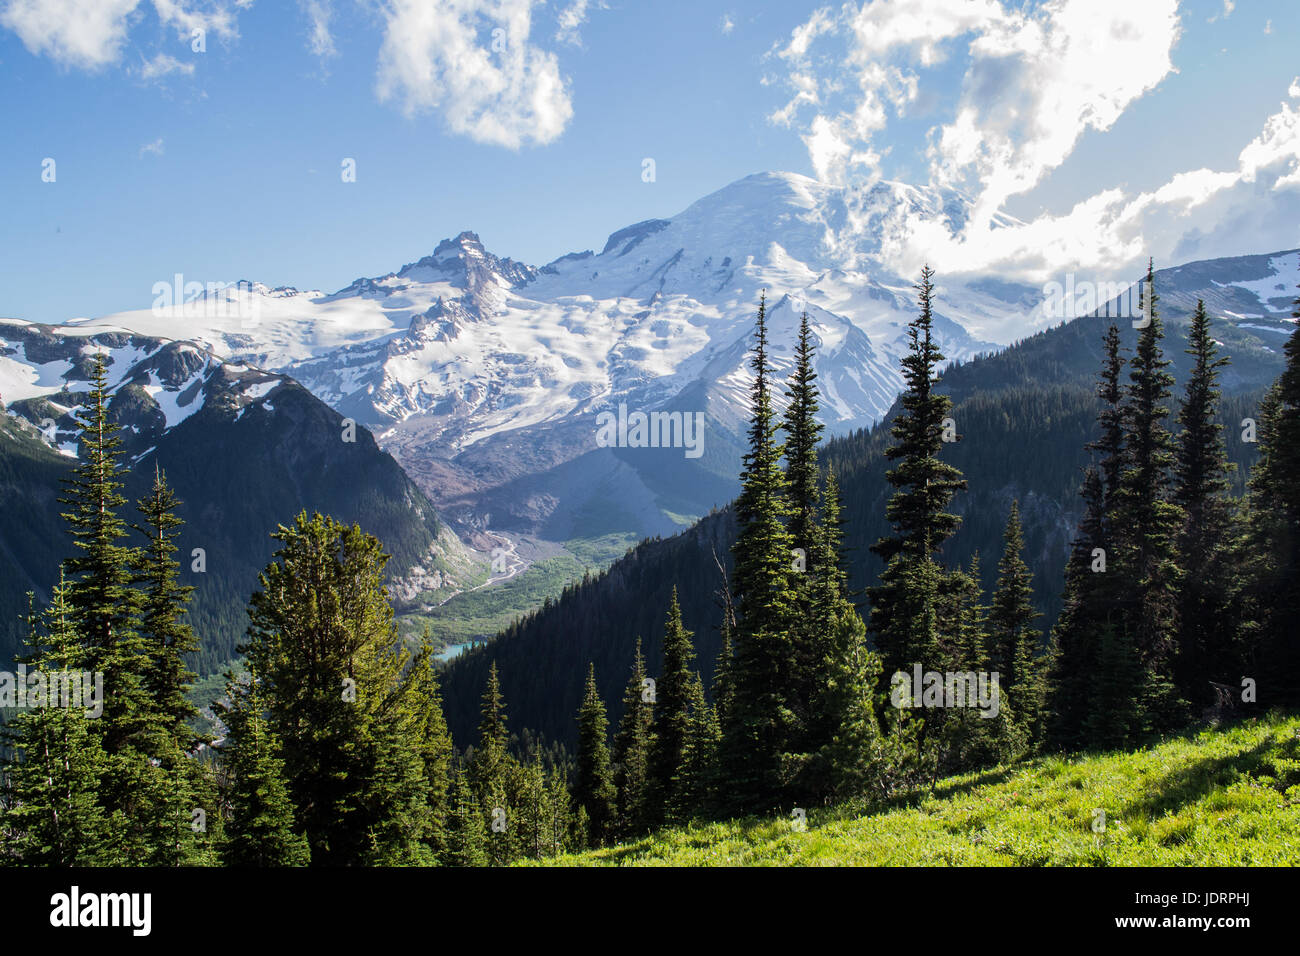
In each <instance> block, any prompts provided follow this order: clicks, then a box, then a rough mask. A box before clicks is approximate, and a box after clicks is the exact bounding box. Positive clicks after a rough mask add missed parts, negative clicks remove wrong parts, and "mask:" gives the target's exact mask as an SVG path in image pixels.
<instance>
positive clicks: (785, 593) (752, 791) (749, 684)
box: [722, 299, 799, 810]
mask: <svg viewBox="0 0 1300 956" xmlns="http://www.w3.org/2000/svg"><path fill="white" fill-rule="evenodd" d="M750 364H751V367H752V368H753V370H754V384H753V386H752V388H751V390H750V424H749V436H748V437H749V442H748V443H749V450H748V451H747V452H746V453H745V455H744V470H743V472H742V474H741V492H740V497H739V498H738V499H737V501H736V506H735V508H736V517H737V521H738V523H739V527H740V530H739V534H738V535H737V538H736V542H735V544H734V545H733V547H732V551H733V553H734V554H735V559H736V567H735V596H736V600H737V604H738V607H739V613H738V619H737V622H736V629H735V633H734V634H733V635H732V639H733V645H732V658H731V665H730V666H729V668H728V681H729V684H730V693H731V700H730V702H729V704H728V706H727V708H726V711H725V716H726V725H725V726H724V727H723V751H722V761H723V763H724V765H725V768H726V775H727V779H728V781H729V784H730V787H729V794H728V796H729V797H730V799H731V802H732V807H733V809H736V810H760V809H770V808H771V807H774V806H777V805H778V804H780V803H781V802H782V801H783V800H784V798H785V789H786V786H787V784H788V783H789V778H790V769H789V767H788V757H789V754H790V752H791V748H792V744H793V742H794V740H795V739H796V737H797V736H798V733H799V728H798V726H797V724H796V714H795V712H794V710H793V709H792V703H793V701H792V700H791V696H792V695H791V688H792V678H793V668H794V647H793V641H792V640H791V636H790V635H791V629H792V624H793V620H792V617H793V612H794V604H795V595H794V593H793V591H792V588H791V580H790V576H791V574H792V573H793V572H792V571H791V567H790V563H791V548H792V544H791V538H790V535H789V532H788V531H787V530H786V528H785V517H786V511H787V507H786V487H785V475H784V473H783V472H782V470H781V467H780V457H781V446H780V444H779V443H778V442H777V438H776V421H775V416H774V413H773V410H772V396H771V388H770V385H769V381H770V377H771V368H770V366H769V364H768V358H767V309H766V301H765V299H760V300H759V306H758V318H757V321H756V323H755V345H754V354H753V359H752V361H751V363H750Z"/></svg>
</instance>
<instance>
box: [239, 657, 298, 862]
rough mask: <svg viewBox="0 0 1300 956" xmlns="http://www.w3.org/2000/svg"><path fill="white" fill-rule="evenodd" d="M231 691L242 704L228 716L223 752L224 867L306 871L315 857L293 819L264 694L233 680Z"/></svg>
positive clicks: (277, 743)
mask: <svg viewBox="0 0 1300 956" xmlns="http://www.w3.org/2000/svg"><path fill="white" fill-rule="evenodd" d="M226 689H227V696H228V697H229V698H230V700H231V701H238V704H237V705H235V706H231V707H228V708H226V710H225V711H224V713H223V719H224V720H225V722H226V725H227V735H226V739H225V741H224V744H225V745H224V747H223V748H222V751H221V752H222V764H223V769H224V772H225V778H226V787H225V799H226V807H227V813H228V815H229V819H228V821H227V822H226V825H225V842H224V845H223V847H222V863H223V864H224V865H226V866H258V867H264V866H306V865H307V864H308V863H309V862H310V859H311V853H310V850H309V849H308V847H307V840H306V838H305V837H304V836H303V834H302V832H301V831H300V830H299V829H298V827H297V825H296V823H295V820H294V809H293V800H292V799H291V797H290V795H289V787H288V784H287V783H286V782H285V776H284V761H283V760H282V759H281V758H280V752H279V751H280V744H279V741H278V740H277V739H276V737H275V733H274V732H273V731H272V730H271V727H270V724H269V722H268V721H267V718H266V713H265V704H264V701H263V700H262V697H261V694H260V692H259V691H258V689H257V687H256V686H255V685H251V684H240V683H239V682H237V681H236V680H235V679H234V677H233V676H232V677H231V678H230V681H229V683H228V684H227V688H226Z"/></svg>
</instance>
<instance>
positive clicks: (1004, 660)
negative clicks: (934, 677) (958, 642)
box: [988, 501, 1045, 745]
mask: <svg viewBox="0 0 1300 956" xmlns="http://www.w3.org/2000/svg"><path fill="white" fill-rule="evenodd" d="M1002 540H1003V551H1002V560H1001V561H999V562H998V585H997V588H996V590H995V591H994V592H993V606H992V609H991V610H990V611H989V619H988V624H989V638H990V648H989V651H990V654H989V656H990V664H991V666H992V668H993V669H994V670H995V671H997V672H998V673H999V675H1000V687H1001V689H1002V691H1003V692H1004V693H1006V694H1007V695H1008V696H1009V697H1010V699H1011V704H1012V706H1013V708H1014V712H1015V717H1016V722H1017V725H1018V729H1019V730H1020V732H1021V734H1022V736H1023V739H1024V741H1025V743H1026V744H1028V745H1032V744H1033V743H1036V742H1038V741H1039V740H1041V738H1042V731H1043V719H1044V716H1045V715H1044V712H1043V707H1044V703H1045V701H1044V694H1045V688H1044V680H1043V675H1042V662H1041V659H1040V647H1039V632H1038V628H1037V627H1035V626H1034V621H1035V620H1036V619H1037V618H1038V617H1039V614H1038V612H1037V611H1035V610H1034V604H1033V575H1032V574H1031V573H1030V571H1029V567H1028V566H1027V565H1026V564H1025V561H1024V558H1023V557H1022V555H1023V552H1024V548H1025V540H1024V533H1023V531H1022V529H1021V527H1020V504H1019V502H1016V501H1012V502H1011V512H1010V514H1009V515H1008V516H1007V529H1006V532H1005V533H1004V535H1003V539H1002Z"/></svg>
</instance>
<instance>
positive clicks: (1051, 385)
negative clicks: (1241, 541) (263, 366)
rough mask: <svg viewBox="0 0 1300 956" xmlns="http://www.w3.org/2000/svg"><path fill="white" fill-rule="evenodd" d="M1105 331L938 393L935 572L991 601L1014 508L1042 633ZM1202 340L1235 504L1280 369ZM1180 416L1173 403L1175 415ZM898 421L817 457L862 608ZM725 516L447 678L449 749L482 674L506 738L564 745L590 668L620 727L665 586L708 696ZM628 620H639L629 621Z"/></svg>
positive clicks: (530, 621) (1180, 376)
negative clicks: (839, 515) (971, 579)
mask: <svg viewBox="0 0 1300 956" xmlns="http://www.w3.org/2000/svg"><path fill="white" fill-rule="evenodd" d="M1189 270H1190V267H1182V268H1180V269H1171V270H1168V273H1165V272H1158V273H1157V274H1156V282H1157V289H1168V290H1169V291H1170V299H1171V300H1176V301H1178V302H1181V301H1182V300H1183V299H1185V297H1186V293H1185V292H1178V291H1177V290H1178V289H1179V288H1180V285H1179V284H1180V282H1181V283H1186V282H1187V281H1190V280H1187V278H1186V276H1185V275H1184V272H1185V271H1186V272H1187V274H1190V275H1196V274H1197V273H1196V271H1195V270H1190V271H1189ZM1163 294H1164V293H1162V295H1163ZM1193 304H1194V303H1193ZM1167 318H1168V319H1169V324H1168V326H1167V329H1166V338H1165V341H1164V355H1165V357H1166V358H1167V359H1168V360H1169V361H1170V363H1171V365H1170V368H1169V371H1170V372H1171V373H1172V374H1173V375H1174V377H1175V381H1176V385H1175V399H1177V396H1178V395H1179V394H1181V391H1182V389H1183V387H1184V385H1185V383H1186V380H1187V374H1188V371H1189V368H1190V364H1189V363H1190V357H1189V356H1187V355H1186V354H1185V353H1184V349H1186V347H1187V344H1186V333H1185V327H1184V325H1182V324H1181V320H1182V319H1183V318H1184V313H1182V312H1181V311H1180V310H1179V308H1178V306H1177V305H1176V304H1175V305H1173V306H1171V307H1170V308H1169V309H1168V311H1167ZM1111 321H1117V322H1118V324H1119V327H1120V337H1121V343H1122V346H1123V347H1124V348H1125V349H1127V350H1129V352H1131V350H1132V348H1133V345H1134V343H1135V341H1136V332H1135V331H1134V330H1133V328H1132V327H1131V323H1130V322H1129V321H1128V320H1125V319H1120V320H1111V319H1107V318H1106V317H1105V315H1104V314H1103V315H1101V316H1096V315H1093V316H1084V317H1082V318H1078V319H1075V320H1074V321H1072V322H1069V323H1065V324H1062V325H1059V326H1056V327H1055V328H1052V329H1049V330H1046V331H1043V332H1039V333H1037V334H1035V335H1033V336H1031V337H1029V338H1027V339H1025V340H1024V341H1021V342H1018V343H1016V344H1015V345H1013V346H1011V347H1010V348H1008V349H1006V350H1004V351H1001V352H998V353H996V354H992V355H985V356H979V357H977V358H975V359H973V360H971V361H969V362H966V363H963V364H961V365H956V366H953V367H951V368H949V369H948V370H947V371H946V372H945V373H944V374H943V375H942V377H941V378H940V380H939V385H938V388H939V390H941V391H944V392H946V393H948V394H949V395H950V396H951V398H952V400H953V413H952V415H953V418H954V420H955V422H956V426H957V432H958V435H959V437H960V440H959V441H957V442H955V443H954V444H951V445H949V446H946V447H945V449H944V458H945V460H947V461H949V462H950V463H952V464H953V465H955V466H956V467H958V468H959V469H961V470H962V472H963V473H964V474H965V476H966V479H967V481H968V485H969V487H968V490H967V491H966V492H963V493H961V494H959V495H957V497H956V499H955V501H954V503H953V509H954V511H955V512H956V513H958V514H960V515H961V516H962V527H961V528H960V529H959V530H958V532H957V533H956V534H955V535H954V536H953V538H952V539H951V540H950V541H949V542H948V544H947V546H946V548H945V558H946V560H947V561H949V562H950V563H952V564H958V563H959V564H963V565H965V564H968V563H969V561H970V560H971V558H972V556H974V555H975V554H977V553H978V554H980V555H982V556H983V557H984V559H985V560H984V561H983V562H982V563H981V572H982V577H983V584H984V586H985V588H986V590H988V589H991V587H992V585H993V580H994V576H995V574H996V556H997V555H998V554H1000V549H1001V541H1002V531H1003V526H1004V523H1005V521H1006V516H1007V511H1008V509H1009V508H1010V505H1011V502H1012V500H1013V499H1018V500H1019V502H1020V510H1021V517H1022V520H1023V523H1024V534H1025V545H1026V560H1027V561H1028V563H1029V565H1030V568H1031V570H1032V571H1033V588H1034V603H1035V606H1036V608H1037V609H1038V610H1039V611H1040V612H1041V613H1042V614H1043V618H1042V619H1041V623H1044V624H1046V623H1049V622H1051V621H1054V620H1055V619H1056V616H1057V614H1058V612H1059V611H1060V606H1061V592H1062V588H1063V583H1064V568H1065V562H1066V557H1067V555H1068V553H1069V546H1070V542H1071V540H1072V539H1073V537H1074V535H1075V529H1076V527H1077V525H1078V521H1079V517H1080V514H1081V504H1080V498H1079V494H1078V491H1079V483H1080V480H1081V478H1082V469H1083V467H1084V466H1085V465H1086V464H1087V463H1088V460H1089V456H1088V452H1087V450H1086V448H1085V445H1086V443H1087V442H1088V441H1090V440H1091V439H1092V438H1093V437H1094V429H1095V422H1096V416H1097V411H1098V409H1099V403H1098V400H1097V399H1096V397H1095V395H1094V380H1095V377H1096V373H1097V369H1098V368H1099V367H1100V365H1101V343H1102V336H1103V334H1104V331H1105V328H1106V326H1107V325H1108V324H1109V323H1110V322H1111ZM1213 332H1214V334H1215V335H1216V337H1219V338H1220V339H1221V340H1222V341H1223V342H1224V352H1225V354H1227V355H1228V356H1229V357H1230V358H1231V359H1232V363H1233V364H1231V365H1229V366H1227V367H1226V368H1225V369H1224V370H1223V374H1222V385H1223V390H1224V401H1223V414H1222V420H1223V421H1224V422H1225V423H1227V424H1228V425H1229V426H1230V427H1229V428H1228V429H1227V431H1226V433H1225V434H1226V436H1227V438H1228V456H1229V458H1230V459H1231V460H1232V461H1233V462H1235V463H1236V464H1237V466H1238V470H1237V472H1236V475H1235V479H1234V480H1235V484H1236V488H1235V490H1236V491H1237V492H1238V493H1240V492H1241V490H1242V489H1243V487H1244V481H1245V477H1246V475H1247V474H1248V473H1249V467H1250V465H1251V464H1252V463H1253V461H1254V459H1255V456H1256V446H1255V445H1253V444H1249V443H1245V442H1242V441H1241V440H1240V434H1241V430H1240V428H1239V423H1240V422H1241V420H1242V419H1243V418H1246V417H1254V416H1255V415H1256V414H1257V412H1256V406H1257V403H1258V400H1259V397H1260V396H1261V395H1262V393H1263V391H1264V389H1265V388H1266V387H1267V385H1268V384H1269V383H1271V382H1272V381H1273V379H1274V378H1275V377H1276V376H1277V374H1278V373H1279V372H1280V371H1281V367H1282V366H1281V361H1280V356H1279V355H1278V354H1277V353H1276V352H1274V351H1270V350H1269V349H1267V348H1266V347H1261V346H1260V345H1259V344H1258V343H1256V342H1255V341H1253V340H1251V339H1248V338H1244V337H1242V336H1240V335H1238V333H1237V329H1236V328H1235V327H1234V326H1233V325H1232V323H1231V322H1224V321H1219V320H1216V321H1215V322H1214V324H1213ZM1126 354H1127V353H1126ZM1176 408H1177V402H1176V400H1175V403H1174V405H1173V409H1174V411H1175V414H1176ZM896 411H897V406H895V407H894V408H891V410H890V412H889V413H888V415H887V416H886V417H885V419H884V420H883V421H882V422H881V423H879V424H877V425H876V426H874V427H872V428H870V429H862V430H859V431H856V432H853V433H852V434H849V435H846V436H842V437H838V438H832V439H831V440H830V441H828V442H827V443H826V444H825V445H824V447H823V449H822V452H821V458H822V461H823V462H824V463H828V464H829V466H830V467H832V468H834V470H835V471H836V473H837V475H838V477H839V481H840V490H841V494H842V497H843V504H844V514H843V517H844V541H845V546H846V551H847V560H848V570H849V583H850V587H851V589H852V590H853V591H854V592H857V593H860V592H861V591H862V589H864V588H865V587H866V586H867V585H868V584H870V583H872V582H873V581H874V580H875V578H876V576H877V575H878V573H879V571H880V565H879V561H878V559H877V558H876V557H875V556H874V555H873V554H872V553H871V552H870V550H869V548H870V546H871V545H872V544H873V543H875V542H876V541H877V540H879V538H880V537H881V536H883V535H884V534H886V533H887V530H888V525H887V522H886V519H885V505H886V501H887V500H888V496H889V491H890V489H889V485H888V483H887V482H886V480H885V473H886V471H887V469H888V467H889V465H888V463H887V461H886V459H885V449H886V447H887V446H888V444H889V441H890V435H889V430H888V426H889V422H890V421H891V420H892V418H893V416H894V414H895V413H896ZM729 514H730V512H729V511H728V510H726V509H723V510H721V511H719V512H717V513H716V514H713V515H708V516H706V517H705V518H704V519H702V520H701V521H700V522H699V524H698V525H696V526H695V527H693V528H691V529H690V530H688V531H686V532H683V533H681V534H678V535H675V536H673V537H671V538H666V539H651V540H650V541H647V542H645V543H644V544H642V545H641V546H639V547H638V548H636V549H634V550H633V551H632V552H631V553H629V554H628V555H627V556H626V557H624V558H622V559H620V560H619V561H617V562H615V563H614V565H613V566H612V567H611V568H610V569H609V571H608V572H607V573H606V574H603V575H600V576H597V577H593V578H591V579H589V580H586V581H584V582H582V583H581V584H579V585H576V586H574V587H573V588H571V589H569V590H568V591H567V592H566V593H565V594H564V595H562V596H561V597H560V598H559V599H558V600H557V601H554V602H551V603H550V604H548V605H547V606H546V607H543V608H542V609H540V610H539V611H538V612H536V613H534V614H532V615H529V616H528V617H526V618H524V619H523V620H521V621H520V622H519V623H518V624H517V625H515V626H514V627H511V628H510V629H508V630H507V631H506V632H505V633H504V634H503V636H502V637H501V638H499V639H498V640H497V641H495V642H493V643H492V644H490V645H489V646H487V647H483V648H479V649H477V650H476V651H475V652H473V653H472V654H468V655H466V656H465V658H464V659H462V660H458V661H456V662H454V663H453V664H452V665H451V667H450V668H449V669H448V671H447V673H446V677H445V683H444V686H445V689H446V696H445V700H446V706H447V716H448V721H449V723H450V725H451V728H452V732H453V734H454V735H455V737H456V740H457V742H458V743H459V744H460V745H461V746H464V745H466V744H468V743H469V742H470V741H471V740H472V737H473V734H474V730H475V727H476V726H477V719H478V717H477V714H478V711H477V707H478V698H479V694H480V693H481V692H482V688H483V683H484V681H485V680H486V676H487V669H488V664H489V662H490V661H491V660H496V662H497V665H498V667H499V668H500V671H501V685H502V690H503V692H504V693H505V695H506V699H507V700H509V701H510V702H511V707H512V711H511V714H512V718H511V719H512V721H513V724H512V726H515V727H528V728H530V729H532V730H534V731H536V732H538V733H540V734H541V735H543V737H546V738H548V739H558V740H562V741H564V742H566V743H569V744H572V743H573V742H574V739H575V738H574V732H575V726H574V722H573V714H574V712H575V711H576V709H577V706H578V704H579V702H580V695H581V690H582V687H581V680H580V678H579V677H578V676H575V675H580V674H581V673H582V670H583V668H585V666H586V664H587V662H588V661H592V662H594V663H595V667H596V681H597V684H598V686H599V688H600V692H601V694H602V696H603V697H604V699H605V700H606V701H607V702H608V703H609V706H610V716H611V720H615V721H617V719H618V717H619V715H620V713H621V709H620V708H621V696H622V688H623V685H624V682H625V681H626V680H627V675H628V673H629V668H630V667H631V663H632V655H633V648H634V645H635V641H636V638H637V637H638V636H640V637H641V638H643V640H644V642H645V653H646V661H647V667H648V668H649V671H650V673H651V674H654V673H656V672H657V668H658V666H659V658H660V639H661V633H662V625H663V614H664V610H665V609H666V608H667V605H668V598H669V594H670V593H671V591H672V588H673V586H674V585H676V586H677V588H678V590H679V595H680V601H681V605H682V613H683V618H684V621H685V624H686V626H687V627H688V628H691V629H692V630H694V631H695V642H696V649H697V652H698V657H699V667H700V670H701V673H702V676H703V677H704V679H705V681H706V684H707V682H708V681H709V680H711V677H712V673H713V665H714V660H715V658H716V656H717V653H718V650H719V647H720V637H719V633H718V629H717V628H718V624H719V622H720V620H721V616H720V612H719V610H718V604H717V594H716V592H717V590H718V588H719V586H720V585H721V581H722V579H721V576H720V575H719V572H718V569H717V564H716V562H715V558H714V555H715V553H716V555H717V557H718V558H719V559H721V560H722V561H723V563H724V565H728V562H729V559H730V548H731V541H732V534H733V532H732V531H731V529H730V519H729V517H727V516H728V515H729ZM728 566H729V565H728ZM628 607H633V608H636V609H637V610H636V611H635V612H633V613H629V612H628V611H627V610H626V608H628ZM552 675H553V676H552Z"/></svg>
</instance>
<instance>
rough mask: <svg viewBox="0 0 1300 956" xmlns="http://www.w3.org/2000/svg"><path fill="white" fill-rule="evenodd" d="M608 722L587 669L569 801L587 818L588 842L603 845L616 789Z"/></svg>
mask: <svg viewBox="0 0 1300 956" xmlns="http://www.w3.org/2000/svg"><path fill="white" fill-rule="evenodd" d="M608 735H609V721H608V719H607V718H606V716H605V702H604V701H602V700H601V699H600V691H599V690H597V688H596V668H595V666H594V665H591V666H589V667H588V669H587V692H586V697H584V698H583V701H582V707H581V708H580V709H579V710H578V769H577V773H576V775H575V776H574V781H573V800H574V802H575V803H576V804H577V805H578V806H580V807H582V808H583V810H585V811H586V814H587V821H588V826H589V827H590V828H591V838H592V840H593V841H595V842H596V843H604V842H605V841H607V840H608V839H609V838H610V837H612V836H613V835H614V832H615V823H616V818H615V814H616V813H617V802H618V789H617V788H616V787H615V786H614V773H613V770H612V768H611V767H610V762H609V736H608Z"/></svg>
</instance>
